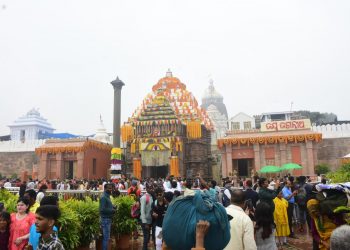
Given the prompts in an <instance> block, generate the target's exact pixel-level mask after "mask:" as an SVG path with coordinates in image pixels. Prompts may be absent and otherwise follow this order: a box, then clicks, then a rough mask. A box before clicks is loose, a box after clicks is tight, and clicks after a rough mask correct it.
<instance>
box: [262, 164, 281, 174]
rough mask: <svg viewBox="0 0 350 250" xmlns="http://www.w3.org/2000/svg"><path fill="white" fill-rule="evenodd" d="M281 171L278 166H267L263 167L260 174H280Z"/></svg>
mask: <svg viewBox="0 0 350 250" xmlns="http://www.w3.org/2000/svg"><path fill="white" fill-rule="evenodd" d="M281 171H282V170H281V169H280V168H279V167H277V166H265V167H262V168H261V169H260V171H259V172H260V173H265V174H267V173H278V172H281Z"/></svg>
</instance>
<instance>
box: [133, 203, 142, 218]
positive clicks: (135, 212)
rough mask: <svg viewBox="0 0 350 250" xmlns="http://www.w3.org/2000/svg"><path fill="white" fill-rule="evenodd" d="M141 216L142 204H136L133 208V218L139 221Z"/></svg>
mask: <svg viewBox="0 0 350 250" xmlns="http://www.w3.org/2000/svg"><path fill="white" fill-rule="evenodd" d="M140 215H141V209H140V203H139V202H135V203H134V205H132V207H131V217H132V218H135V219H138V218H140Z"/></svg>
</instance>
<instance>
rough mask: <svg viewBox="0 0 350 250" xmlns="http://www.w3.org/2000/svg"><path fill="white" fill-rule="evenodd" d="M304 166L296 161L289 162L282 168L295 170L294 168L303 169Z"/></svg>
mask: <svg viewBox="0 0 350 250" xmlns="http://www.w3.org/2000/svg"><path fill="white" fill-rule="evenodd" d="M302 168H303V167H302V166H300V165H299V164H296V163H287V164H284V165H283V166H282V167H281V169H282V170H293V169H302Z"/></svg>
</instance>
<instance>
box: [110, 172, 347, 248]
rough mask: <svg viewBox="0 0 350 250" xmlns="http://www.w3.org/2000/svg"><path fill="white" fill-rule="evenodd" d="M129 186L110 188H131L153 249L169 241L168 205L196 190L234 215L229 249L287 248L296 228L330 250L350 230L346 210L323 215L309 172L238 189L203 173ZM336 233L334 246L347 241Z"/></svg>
mask: <svg viewBox="0 0 350 250" xmlns="http://www.w3.org/2000/svg"><path fill="white" fill-rule="evenodd" d="M322 183H325V180H322ZM130 185H131V186H130V187H128V188H126V187H125V182H124V181H123V180H122V181H121V183H120V182H118V183H111V190H112V188H115V189H120V188H121V189H127V193H128V195H131V196H133V197H135V206H136V207H139V212H138V213H136V212H135V218H136V219H138V221H139V223H140V225H141V227H142V232H143V236H144V237H143V249H148V246H149V244H150V243H149V242H150V239H153V240H152V243H153V244H154V247H155V249H162V247H164V244H165V245H166V242H164V240H162V226H163V225H162V222H163V220H164V216H166V211H167V209H168V207H169V206H171V204H172V201H174V200H176V199H177V197H179V196H189V195H194V193H196V192H202V193H205V194H206V195H208V196H210V197H211V199H213V200H215V201H216V202H218V203H221V204H222V205H223V206H225V207H226V212H227V216H228V218H229V219H230V218H234V219H231V220H230V235H231V240H230V241H229V243H228V245H227V246H226V248H225V249H269V250H271V249H282V248H283V247H284V246H286V245H288V239H291V238H297V232H298V233H299V234H300V233H304V234H307V233H310V234H311V235H312V239H313V249H315V250H316V249H321V250H322V249H331V245H332V244H331V235H332V232H333V231H334V230H335V229H337V228H341V229H342V230H343V231H344V230H345V231H347V235H349V232H350V228H349V226H345V225H346V221H345V220H344V218H343V214H335V213H334V214H322V212H321V211H320V210H321V209H320V201H319V200H318V198H317V197H316V196H317V194H318V193H320V191H319V190H316V186H315V185H316V183H311V180H310V179H309V178H307V177H305V176H299V177H297V178H294V177H293V176H290V175H288V176H285V177H283V178H272V179H266V178H263V177H261V178H259V177H256V178H253V179H247V180H240V185H238V187H237V185H234V183H233V182H232V179H225V180H223V183H222V186H223V188H220V187H218V186H217V183H216V182H215V181H208V182H206V181H204V180H203V179H201V178H200V177H199V178H195V179H184V180H182V179H177V178H171V177H170V178H169V177H168V178H166V179H165V180H156V181H155V180H153V179H147V180H143V181H138V180H132V181H131V183H130ZM141 191H143V192H144V195H142V193H141ZM180 218H181V217H180ZM342 225H344V227H341V226H342ZM336 232H337V231H335V235H337V233H336ZM150 235H151V236H150ZM337 237H339V234H338V236H334V241H336V242H337V243H334V244H347V243H345V242H343V243H341V242H339V241H338V240H337ZM332 249H346V248H332Z"/></svg>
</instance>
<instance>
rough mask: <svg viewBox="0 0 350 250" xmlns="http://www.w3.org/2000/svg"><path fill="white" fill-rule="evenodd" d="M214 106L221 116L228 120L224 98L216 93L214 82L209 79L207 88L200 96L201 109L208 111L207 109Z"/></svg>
mask: <svg viewBox="0 0 350 250" xmlns="http://www.w3.org/2000/svg"><path fill="white" fill-rule="evenodd" d="M211 105H214V106H215V107H216V108H217V109H218V111H219V112H220V114H221V115H224V116H225V117H226V119H228V115H227V109H226V105H225V103H224V97H223V96H222V95H221V94H220V93H219V92H217V91H216V89H215V87H214V81H213V80H212V79H210V81H209V87H208V88H207V89H206V90H205V91H204V94H203V96H202V105H201V106H202V108H204V109H205V110H208V107H209V106H211Z"/></svg>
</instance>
